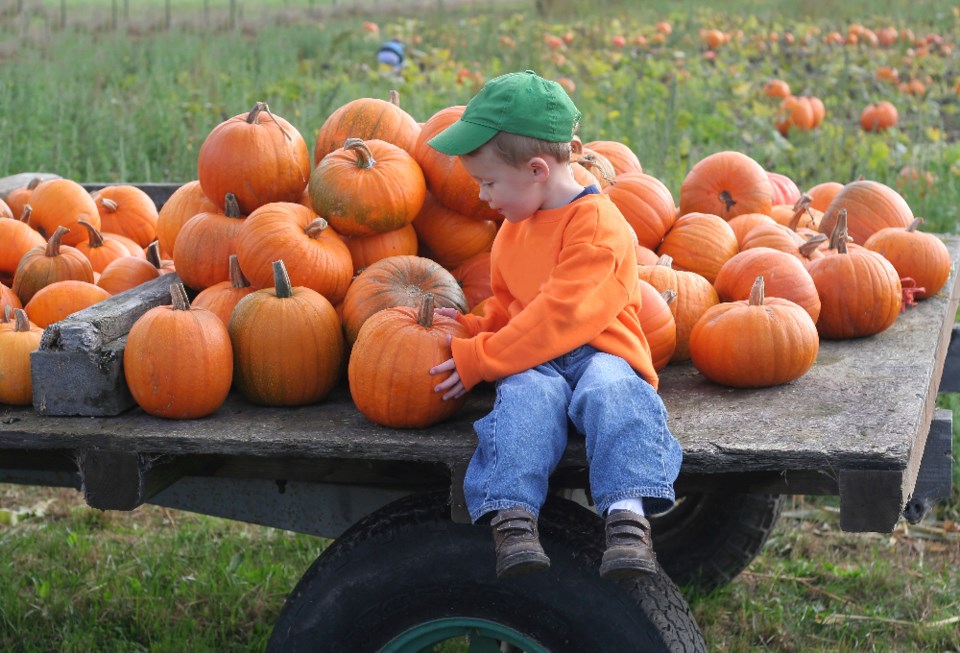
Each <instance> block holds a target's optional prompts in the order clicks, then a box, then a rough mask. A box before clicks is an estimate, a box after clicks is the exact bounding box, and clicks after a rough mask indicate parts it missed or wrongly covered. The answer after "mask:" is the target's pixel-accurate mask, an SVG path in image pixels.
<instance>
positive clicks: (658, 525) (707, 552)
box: [650, 492, 786, 594]
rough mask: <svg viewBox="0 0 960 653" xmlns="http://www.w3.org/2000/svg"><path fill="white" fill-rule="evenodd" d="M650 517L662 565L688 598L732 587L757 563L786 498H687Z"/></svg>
mask: <svg viewBox="0 0 960 653" xmlns="http://www.w3.org/2000/svg"><path fill="white" fill-rule="evenodd" d="M678 499H679V500H678V502H677V505H676V506H674V507H673V508H672V509H671V510H670V511H668V512H666V513H663V514H661V515H656V516H653V517H651V519H650V524H651V527H652V530H653V548H654V550H655V551H656V552H657V560H658V562H659V563H660V566H661V567H662V568H663V570H664V571H665V572H666V573H667V575H668V576H670V578H672V579H673V582H675V583H676V584H677V585H679V586H680V587H682V588H683V589H684V591H685V592H687V593H690V594H705V593H708V592H711V591H713V590H715V589H716V588H718V587H720V586H722V585H725V584H726V583H729V582H730V581H731V580H733V579H734V578H736V577H737V575H738V574H739V573H740V572H741V571H743V570H744V569H746V568H747V567H748V566H749V565H750V563H751V562H752V561H753V559H754V558H755V557H757V555H759V553H760V551H761V550H762V549H763V545H764V544H766V542H767V538H768V537H770V533H771V532H773V529H774V526H776V523H777V518H778V517H780V513H781V511H782V510H783V504H784V500H785V499H786V496H785V495H780V494H723V493H721V492H716V493H711V494H688V495H686V496H683V497H678Z"/></svg>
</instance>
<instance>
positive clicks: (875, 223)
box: [820, 179, 913, 245]
mask: <svg viewBox="0 0 960 653" xmlns="http://www.w3.org/2000/svg"><path fill="white" fill-rule="evenodd" d="M840 211H846V214H847V232H848V234H849V235H850V237H851V238H853V242H855V243H857V244H858V245H862V244H863V243H864V242H866V240H867V238H869V237H870V236H872V235H873V234H875V233H876V232H878V231H880V230H881V229H883V228H885V227H895V228H896V227H899V228H901V229H903V228H905V227H907V226H908V225H909V224H910V223H911V222H913V211H911V210H910V206H909V205H908V204H907V202H906V200H904V199H903V196H902V195H900V193H898V192H897V191H895V190H894V189H892V188H890V187H889V186H887V185H885V184H881V183H880V182H877V181H869V180H866V179H861V180H857V181H852V182H850V183H849V184H847V185H846V186H844V187H843V190H841V191H840V192H839V193H837V194H836V196H835V197H834V198H833V201H832V202H830V206H828V207H827V210H826V211H824V213H823V218H821V220H820V231H821V232H822V233H825V234H830V233H832V232H833V230H834V228H835V227H836V226H837V219H838V216H839V214H840Z"/></svg>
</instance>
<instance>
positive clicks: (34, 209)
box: [28, 179, 100, 245]
mask: <svg viewBox="0 0 960 653" xmlns="http://www.w3.org/2000/svg"><path fill="white" fill-rule="evenodd" d="M28 206H29V207H30V226H31V227H33V228H34V229H36V230H37V231H39V232H40V234H41V235H43V236H44V237H49V236H50V235H51V234H52V233H53V232H54V231H56V230H57V227H66V228H67V231H66V232H64V235H63V244H64V245H76V244H77V243H80V242H82V241H84V240H86V238H87V231H86V229H83V228H82V227H80V226H79V225H78V224H77V223H78V222H79V221H80V220H86V221H87V222H89V223H90V224H92V225H93V226H94V227H96V228H97V229H99V228H100V213H99V212H98V211H97V205H96V203H94V201H93V198H92V197H90V193H88V192H87V191H86V190H85V189H84V188H83V186H81V185H80V184H78V183H77V182H75V181H71V180H69V179H48V180H47V181H42V182H40V183H39V184H38V185H37V187H36V188H35V189H34V191H33V193H31V194H30V202H29V204H28Z"/></svg>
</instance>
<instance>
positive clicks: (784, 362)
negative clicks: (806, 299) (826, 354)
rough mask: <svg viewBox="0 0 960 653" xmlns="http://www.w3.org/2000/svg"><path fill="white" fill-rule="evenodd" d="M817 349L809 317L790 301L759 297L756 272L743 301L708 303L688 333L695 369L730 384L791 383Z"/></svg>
mask: <svg viewBox="0 0 960 653" xmlns="http://www.w3.org/2000/svg"><path fill="white" fill-rule="evenodd" d="M819 351H820V339H819V337H818V336H817V329H816V327H815V326H814V323H813V320H812V319H811V318H810V315H809V314H808V313H807V312H806V311H805V310H803V309H802V308H801V307H800V306H797V305H796V304H794V303H793V302H791V301H790V300H787V299H780V298H778V297H765V296H764V278H763V277H762V276H760V277H757V279H756V281H755V283H754V284H753V287H752V288H751V291H750V296H749V299H746V300H742V301H735V302H724V303H722V304H718V305H717V306H713V307H711V308H710V309H709V310H707V311H706V312H705V313H704V314H703V316H702V317H701V318H700V320H698V321H697V324H696V325H695V326H694V327H693V331H692V333H691V334H690V358H691V360H692V362H693V365H694V366H695V367H696V368H697V370H699V371H700V373H701V374H703V375H704V376H705V377H707V378H708V379H710V380H711V381H713V382H715V383H720V384H722V385H728V386H732V387H734V388H763V387H767V386H773V385H780V384H782V383H787V382H789V381H793V380H794V379H797V378H799V377H801V376H803V375H804V374H806V373H807V371H808V370H809V369H810V368H811V367H812V366H813V364H814V362H815V361H816V360H817V353H818V352H819Z"/></svg>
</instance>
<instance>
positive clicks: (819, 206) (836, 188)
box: [804, 181, 843, 213]
mask: <svg viewBox="0 0 960 653" xmlns="http://www.w3.org/2000/svg"><path fill="white" fill-rule="evenodd" d="M841 190H843V184H841V183H840V182H838V181H825V182H823V183H820V184H817V185H815V186H813V187H812V188H810V190H808V191H807V192H806V193H804V194H805V195H808V196H809V197H810V208H812V209H816V210H817V211H820V212H821V213H823V212H824V211H826V210H827V207H828V206H830V202H832V201H833V198H834V197H836V195H837V193H839V192H840V191H841Z"/></svg>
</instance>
